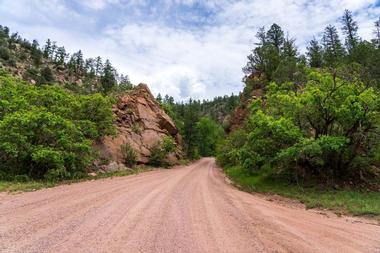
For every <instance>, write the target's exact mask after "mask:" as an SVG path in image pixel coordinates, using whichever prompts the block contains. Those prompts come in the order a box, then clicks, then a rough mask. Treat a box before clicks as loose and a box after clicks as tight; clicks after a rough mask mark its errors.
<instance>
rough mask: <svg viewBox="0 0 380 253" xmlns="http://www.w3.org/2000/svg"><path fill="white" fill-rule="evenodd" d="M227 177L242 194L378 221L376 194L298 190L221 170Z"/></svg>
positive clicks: (237, 171)
mask: <svg viewBox="0 0 380 253" xmlns="http://www.w3.org/2000/svg"><path fill="white" fill-rule="evenodd" d="M225 173H226V174H227V176H228V177H229V178H230V179H231V180H232V181H233V182H234V183H235V184H237V185H239V186H240V187H241V188H242V190H245V191H248V192H260V193H272V194H278V195H281V196H284V197H288V198H293V199H297V200H299V201H300V202H302V203H304V204H305V205H306V207H307V208H325V209H329V210H332V211H334V212H335V213H337V214H351V215H358V216H371V217H374V218H375V219H377V220H380V193H379V192H372V191H360V190H331V189H330V190H322V189H317V188H315V187H308V188H306V187H300V186H296V185H289V184H287V183H285V182H281V181H278V180H277V181H275V180H271V179H267V178H265V177H263V176H260V175H257V176H252V175H247V173H245V172H244V171H243V170H242V169H241V168H237V167H233V168H227V169H225Z"/></svg>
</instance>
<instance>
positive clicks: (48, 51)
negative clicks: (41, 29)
mask: <svg viewBox="0 0 380 253" xmlns="http://www.w3.org/2000/svg"><path fill="white" fill-rule="evenodd" d="M51 47H52V44H51V40H50V39H48V40H47V41H46V44H45V46H44V57H45V58H50V57H51V49H52V48H51Z"/></svg>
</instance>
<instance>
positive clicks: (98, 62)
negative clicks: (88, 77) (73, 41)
mask: <svg viewBox="0 0 380 253" xmlns="http://www.w3.org/2000/svg"><path fill="white" fill-rule="evenodd" d="M102 71H103V62H102V58H101V57H100V56H98V57H96V59H95V74H96V75H97V76H100V75H102V74H103V73H102Z"/></svg>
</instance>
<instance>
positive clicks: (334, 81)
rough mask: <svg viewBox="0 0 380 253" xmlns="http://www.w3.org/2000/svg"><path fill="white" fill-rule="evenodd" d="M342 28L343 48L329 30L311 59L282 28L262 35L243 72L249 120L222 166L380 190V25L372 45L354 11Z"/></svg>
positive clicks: (225, 149)
mask: <svg viewBox="0 0 380 253" xmlns="http://www.w3.org/2000/svg"><path fill="white" fill-rule="evenodd" d="M341 23H342V27H341V28H342V32H343V34H344V36H345V38H344V41H343V42H342V41H341V38H340V37H339V35H338V30H337V28H336V27H334V26H332V25H329V26H327V27H326V28H325V30H324V32H323V36H322V38H321V40H320V41H319V40H317V39H313V40H312V41H311V42H310V45H309V46H308V47H307V51H306V55H302V54H300V53H299V51H298V49H297V47H296V46H295V39H292V38H289V37H286V36H285V35H284V34H285V33H284V32H283V30H282V29H281V27H280V26H278V25H277V24H273V25H272V26H271V27H270V28H269V29H268V30H267V31H266V30H265V29H264V28H261V29H260V30H259V31H258V33H257V38H258V43H257V44H256V48H255V49H254V50H253V51H252V53H251V54H250V55H249V56H248V63H247V65H246V66H245V67H244V69H243V71H244V73H245V75H246V76H245V79H244V80H245V83H246V87H245V89H244V92H243V97H244V99H245V101H246V102H247V103H246V104H245V106H246V108H247V115H248V117H247V118H246V120H245V122H244V123H243V124H242V125H241V127H240V129H239V130H237V131H235V132H233V133H232V134H230V135H229V137H228V138H227V139H226V140H225V141H224V142H223V143H222V145H220V148H219V153H218V161H219V163H220V164H221V165H223V166H225V167H233V166H235V168H238V169H237V170H239V171H241V173H244V174H246V175H259V176H260V177H261V178H267V179H268V178H272V179H273V178H277V179H279V178H280V179H281V180H286V181H287V182H290V183H296V184H299V185H302V184H303V183H312V182H313V183H315V182H317V183H321V184H324V185H326V184H327V185H335V186H336V185H345V186H348V185H351V186H353V185H365V186H366V187H369V188H375V189H378V186H379V175H380V170H379V166H380V164H379V162H380V161H379V157H380V146H379V141H380V137H379V133H380V128H379V127H380V125H379V123H380V121H379V120H380V115H379V112H380V99H379V88H380V86H379V84H380V83H379V82H380V76H379V69H380V65H379V64H380V37H379V33H378V31H379V24H380V21H377V22H376V23H375V26H374V31H375V32H374V35H375V37H374V38H373V40H371V41H366V40H363V39H362V38H360V37H359V36H358V25H357V23H356V22H355V21H354V18H353V15H352V13H351V12H350V11H348V10H346V11H345V12H344V15H343V17H342V18H341ZM257 90H260V91H261V94H262V95H260V96H258V97H256V98H255V99H252V93H253V92H254V91H257Z"/></svg>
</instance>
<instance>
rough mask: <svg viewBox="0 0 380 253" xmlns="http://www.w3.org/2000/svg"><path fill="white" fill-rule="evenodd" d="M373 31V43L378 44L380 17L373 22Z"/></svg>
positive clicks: (379, 40) (379, 43)
mask: <svg viewBox="0 0 380 253" xmlns="http://www.w3.org/2000/svg"><path fill="white" fill-rule="evenodd" d="M373 33H374V34H375V44H376V45H377V46H380V18H379V19H378V20H377V21H376V22H375V30H374V31H373Z"/></svg>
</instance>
